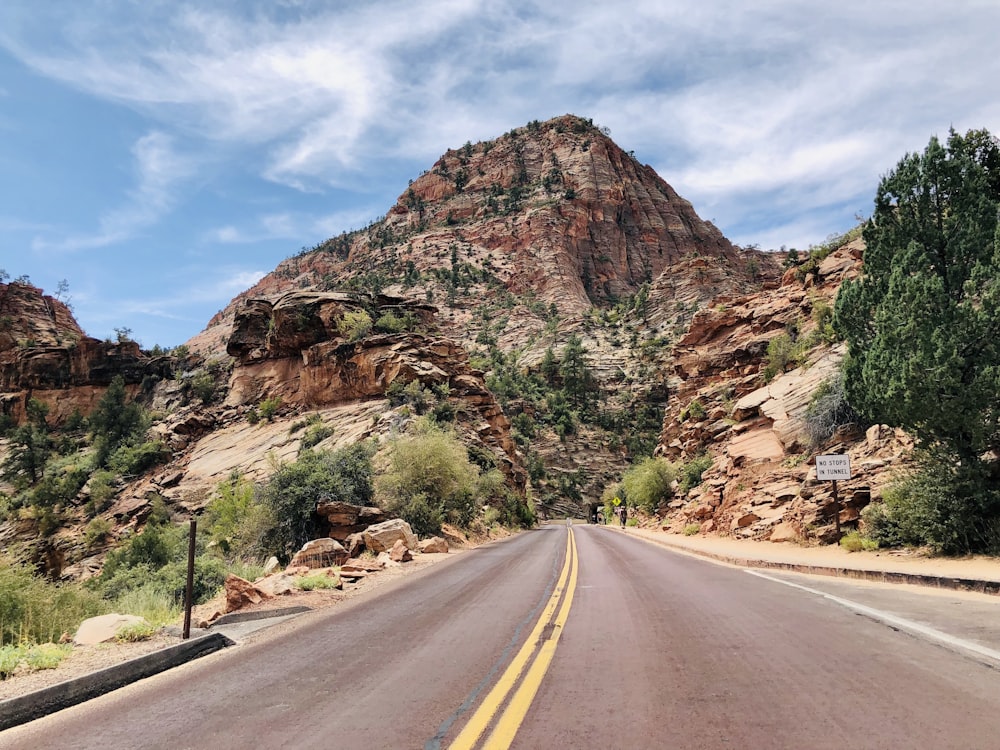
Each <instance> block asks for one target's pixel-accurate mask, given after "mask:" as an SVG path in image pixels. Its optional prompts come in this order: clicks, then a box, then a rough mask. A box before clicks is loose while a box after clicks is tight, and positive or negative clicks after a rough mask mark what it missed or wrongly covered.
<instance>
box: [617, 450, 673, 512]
mask: <svg viewBox="0 0 1000 750" xmlns="http://www.w3.org/2000/svg"><path fill="white" fill-rule="evenodd" d="M676 474H677V471H676V469H675V468H674V467H673V466H672V465H671V464H670V463H669V462H667V461H665V460H664V459H662V458H646V459H643V460H642V461H641V462H640V463H638V464H635V465H634V466H632V467H631V468H630V469H629V470H628V471H626V472H625V476H623V477H622V485H623V486H624V488H625V497H626V499H627V500H628V503H629V505H633V506H636V507H639V508H642V509H643V510H645V511H646V512H647V513H655V512H656V510H657V508H658V507H659V505H660V504H661V503H664V502H666V501H667V500H669V499H670V498H671V496H672V495H673V488H672V484H673V481H674V477H675V476H676Z"/></svg>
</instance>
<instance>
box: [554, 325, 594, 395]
mask: <svg viewBox="0 0 1000 750" xmlns="http://www.w3.org/2000/svg"><path fill="white" fill-rule="evenodd" d="M559 374H560V375H561V376H562V381H563V389H564V390H565V391H566V397H567V398H568V399H569V401H570V403H572V404H573V406H574V407H576V408H578V409H586V408H587V405H588V403H589V402H590V396H591V394H592V393H593V391H594V390H595V388H596V384H595V382H594V376H593V374H592V373H591V372H590V369H589V368H588V367H587V350H586V349H585V348H584V346H583V342H582V341H580V337H579V336H572V337H570V340H569V341H568V342H567V343H566V348H565V349H563V353H562V358H561V359H560V362H559Z"/></svg>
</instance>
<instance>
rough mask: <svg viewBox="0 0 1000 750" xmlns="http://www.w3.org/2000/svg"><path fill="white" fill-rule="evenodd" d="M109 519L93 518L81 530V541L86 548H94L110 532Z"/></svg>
mask: <svg viewBox="0 0 1000 750" xmlns="http://www.w3.org/2000/svg"><path fill="white" fill-rule="evenodd" d="M111 528H112V525H111V521H109V520H108V519H106V518H94V519H92V520H91V521H90V523H88V524H87V528H86V529H84V530H83V543H84V545H85V546H86V548H87V549H88V550H90V549H94V548H95V547H97V546H98V545H100V544H101V542H103V541H104V540H105V539H107V538H108V535H110V534H111Z"/></svg>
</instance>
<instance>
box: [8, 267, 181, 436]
mask: <svg viewBox="0 0 1000 750" xmlns="http://www.w3.org/2000/svg"><path fill="white" fill-rule="evenodd" d="M172 369H173V366H172V363H171V362H170V361H169V359H168V358H166V357H159V358H150V357H147V356H146V355H144V354H143V353H142V352H141V351H139V345H138V344H136V343H135V342H134V341H124V342H118V343H111V342H106V341H100V340H99V339H95V338H90V337H89V336H85V335H84V333H83V331H82V330H81V329H80V327H79V325H77V323H76V321H75V320H74V319H73V316H72V314H71V313H70V311H69V309H68V308H67V307H66V305H65V304H63V303H62V302H60V301H59V300H57V299H55V298H53V297H50V296H47V295H44V294H42V290H41V289H38V288H37V287H34V286H31V285H30V284H22V283H17V282H12V283H10V284H0V414H6V415H7V416H9V417H12V418H13V419H14V420H15V421H16V422H22V421H24V419H25V413H26V411H25V410H26V407H27V402H28V399H29V398H35V399H38V400H39V401H42V402H44V403H45V404H47V405H48V407H49V417H48V420H49V422H50V423H51V424H54V425H58V424H60V423H61V422H63V421H64V420H65V419H66V418H67V417H69V416H70V415H71V414H72V413H73V412H74V411H79V412H80V413H81V414H88V413H89V412H90V411H91V410H92V409H93V407H94V406H95V405H96V404H97V402H98V401H99V400H100V398H101V396H102V395H104V391H105V389H106V388H107V386H108V384H110V383H111V380H112V379H113V378H114V377H115V376H116V375H121V376H122V377H123V378H124V380H125V382H126V384H128V385H130V386H131V390H132V391H133V392H135V390H137V388H136V386H137V385H138V384H139V383H141V382H142V380H143V378H145V377H146V376H155V377H157V378H161V377H166V376H168V375H169V374H170V372H171V371H172Z"/></svg>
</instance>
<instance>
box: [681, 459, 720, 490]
mask: <svg viewBox="0 0 1000 750" xmlns="http://www.w3.org/2000/svg"><path fill="white" fill-rule="evenodd" d="M711 465H712V456H711V455H710V454H708V453H702V454H701V455H700V456H695V457H694V458H692V459H691V460H690V461H688V462H687V463H686V464H684V466H682V467H681V472H680V473H681V477H680V481H681V484H680V490H681V492H688V491H689V490H691V489H694V488H695V487H697V486H698V485H699V484H701V475H702V474H704V473H705V472H706V471H707V470H708V468H709V467H710V466H711Z"/></svg>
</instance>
